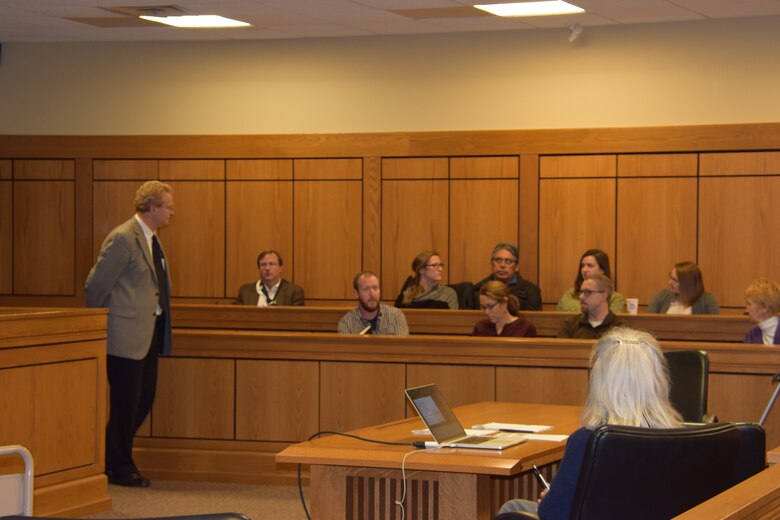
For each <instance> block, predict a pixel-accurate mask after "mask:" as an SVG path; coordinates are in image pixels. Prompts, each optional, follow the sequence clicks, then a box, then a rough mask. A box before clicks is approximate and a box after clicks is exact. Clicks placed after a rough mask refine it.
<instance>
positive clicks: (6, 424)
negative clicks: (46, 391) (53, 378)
mask: <svg viewBox="0 0 780 520" xmlns="http://www.w3.org/2000/svg"><path fill="white" fill-rule="evenodd" d="M37 370H38V367H35V366H26V367H18V368H3V369H2V370H0V395H3V396H12V395H15V396H25V398H24V399H0V417H3V418H4V419H3V420H2V421H0V446H8V445H11V444H21V445H22V446H24V447H25V448H27V449H28V450H30V452H31V453H32V454H33V457H34V460H35V461H36V464H37V460H38V459H37V453H38V445H37V444H35V441H37V440H38V439H39V438H40V436H36V430H37V428H36V424H35V407H34V406H30V403H31V402H34V400H33V396H35V395H36V393H35V390H36V387H35V383H36V377H35V376H36V374H37V373H38V372H37ZM9 417H13V420H8V418H9ZM30 439H33V440H34V442H33V443H32V445H30Z"/></svg>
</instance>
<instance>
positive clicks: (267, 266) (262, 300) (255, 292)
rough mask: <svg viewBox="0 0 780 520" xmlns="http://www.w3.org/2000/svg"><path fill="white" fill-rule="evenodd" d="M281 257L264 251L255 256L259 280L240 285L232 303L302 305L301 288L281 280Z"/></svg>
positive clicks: (270, 251)
mask: <svg viewBox="0 0 780 520" xmlns="http://www.w3.org/2000/svg"><path fill="white" fill-rule="evenodd" d="M282 269H283V262H282V255H280V254H279V253H278V252H277V251H274V250H273V249H266V250H265V251H263V252H262V253H260V254H259V255H258V256H257V270H258V271H259V274H260V279H259V280H258V281H257V282H255V283H248V284H244V285H242V286H241V287H240V288H239V290H238V296H237V297H236V299H235V301H234V302H233V303H235V304H237V305H257V306H258V307H272V306H274V305H303V288H301V287H298V286H297V285H295V284H294V283H292V282H288V281H287V280H285V279H283V278H282Z"/></svg>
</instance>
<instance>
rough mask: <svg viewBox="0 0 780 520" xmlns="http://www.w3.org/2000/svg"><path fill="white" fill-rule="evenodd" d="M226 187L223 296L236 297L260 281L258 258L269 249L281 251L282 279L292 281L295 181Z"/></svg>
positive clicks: (233, 182) (230, 183) (231, 183)
mask: <svg viewBox="0 0 780 520" xmlns="http://www.w3.org/2000/svg"><path fill="white" fill-rule="evenodd" d="M226 184H227V217H226V218H227V226H226V231H225V233H226V235H225V238H226V254H227V258H226V261H227V273H226V276H227V283H226V285H225V291H226V293H225V294H224V296H225V297H235V296H236V295H237V294H238V289H239V287H240V286H241V285H242V284H245V283H251V282H254V281H257V279H258V277H259V274H258V270H257V255H258V254H260V252H261V251H264V250H266V249H275V250H276V251H278V252H279V254H280V255H281V256H282V260H283V265H282V276H283V277H284V278H286V279H288V280H293V275H294V273H295V257H294V255H293V183H292V181H289V180H288V181H272V182H268V181H228V182H227V183H226ZM304 289H305V287H304ZM307 296H308V295H307Z"/></svg>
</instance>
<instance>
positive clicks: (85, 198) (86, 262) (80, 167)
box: [73, 159, 95, 306]
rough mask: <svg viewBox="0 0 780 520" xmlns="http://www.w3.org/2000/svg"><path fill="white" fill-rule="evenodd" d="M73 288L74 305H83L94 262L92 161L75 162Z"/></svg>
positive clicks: (81, 160) (77, 160) (80, 160)
mask: <svg viewBox="0 0 780 520" xmlns="http://www.w3.org/2000/svg"><path fill="white" fill-rule="evenodd" d="M75 176H76V180H75V186H74V189H75V200H74V204H75V215H74V218H75V229H74V231H75V234H76V236H75V248H76V249H75V254H76V257H75V259H74V261H75V274H74V276H75V280H74V282H73V284H74V288H75V300H76V305H78V306H81V305H84V303H83V302H84V292H85V291H84V281H85V280H86V279H87V275H89V270H90V269H91V268H92V265H93V264H94V262H95V256H94V255H93V254H92V243H93V240H94V239H93V236H92V227H93V226H94V222H95V216H94V204H93V200H94V198H93V196H92V185H93V181H92V160H91V159H76V161H75Z"/></svg>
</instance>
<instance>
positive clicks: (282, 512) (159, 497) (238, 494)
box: [87, 480, 308, 520]
mask: <svg viewBox="0 0 780 520" xmlns="http://www.w3.org/2000/svg"><path fill="white" fill-rule="evenodd" d="M307 492H308V487H304V494H305V493H307ZM108 493H109V495H110V496H111V500H112V501H113V507H112V509H111V511H104V512H102V513H96V514H94V515H91V516H89V517H87V518H143V517H159V516H173V515H190V514H201V513H221V512H236V513H242V514H244V515H246V516H248V517H249V518H251V519H252V520H265V519H269V520H276V519H279V520H287V519H290V520H296V519H305V518H306V514H305V513H304V512H303V507H302V506H301V501H300V498H299V495H298V488H297V487H296V486H262V485H251V484H224V483H213V482H174V481H163V480H153V481H152V486H151V487H149V488H145V489H138V488H127V487H122V486H113V485H110V486H109V487H108Z"/></svg>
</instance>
